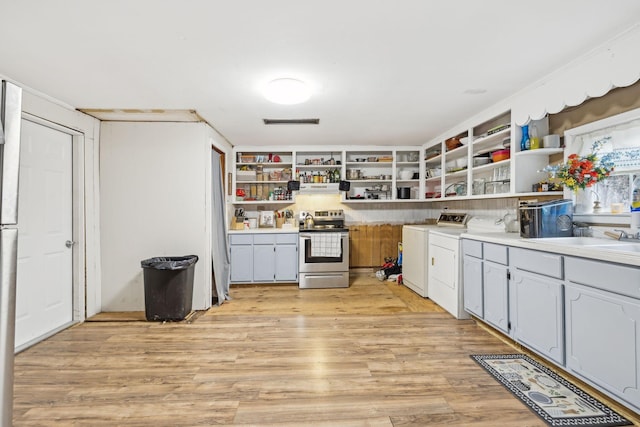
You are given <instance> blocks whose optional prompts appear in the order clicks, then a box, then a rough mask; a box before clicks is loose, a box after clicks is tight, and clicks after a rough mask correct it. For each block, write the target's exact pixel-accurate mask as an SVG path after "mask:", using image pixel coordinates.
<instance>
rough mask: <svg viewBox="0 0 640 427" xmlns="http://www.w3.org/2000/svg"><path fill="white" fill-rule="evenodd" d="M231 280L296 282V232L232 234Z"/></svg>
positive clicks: (241, 281) (230, 241) (243, 281)
mask: <svg viewBox="0 0 640 427" xmlns="http://www.w3.org/2000/svg"><path fill="white" fill-rule="evenodd" d="M229 248H230V256H231V282H232V283H273V282H297V280H298V234H297V233H264V234H259V233H247V234H231V235H230V236H229Z"/></svg>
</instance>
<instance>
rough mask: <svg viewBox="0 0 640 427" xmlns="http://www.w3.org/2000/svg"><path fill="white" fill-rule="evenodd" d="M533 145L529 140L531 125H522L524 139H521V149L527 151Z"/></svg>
mask: <svg viewBox="0 0 640 427" xmlns="http://www.w3.org/2000/svg"><path fill="white" fill-rule="evenodd" d="M530 147H531V145H530V142H529V125H523V126H522V139H521V140H520V151H526V150H528V149H529V148H530Z"/></svg>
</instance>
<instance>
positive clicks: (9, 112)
mask: <svg viewBox="0 0 640 427" xmlns="http://www.w3.org/2000/svg"><path fill="white" fill-rule="evenodd" d="M0 99H1V103H0V124H1V126H0V159H1V162H2V163H1V165H0V188H1V190H0V191H1V192H0V195H1V196H2V200H0V358H1V364H2V368H1V369H2V377H1V378H2V380H1V381H2V384H1V385H0V400H1V401H2V413H1V414H0V425H3V426H10V425H12V423H13V361H14V353H15V349H14V339H15V338H14V336H15V326H16V325H15V323H16V269H17V256H18V250H17V246H18V176H19V167H20V126H21V117H22V89H21V88H19V87H18V86H15V85H14V84H12V83H9V82H6V81H3V82H2V97H1V98H0Z"/></svg>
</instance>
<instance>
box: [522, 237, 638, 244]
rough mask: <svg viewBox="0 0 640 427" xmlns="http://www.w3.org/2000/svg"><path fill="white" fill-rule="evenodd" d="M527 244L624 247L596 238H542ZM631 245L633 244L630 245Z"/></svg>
mask: <svg viewBox="0 0 640 427" xmlns="http://www.w3.org/2000/svg"><path fill="white" fill-rule="evenodd" d="M527 241H528V242H534V243H546V244H549V245H556V244H557V245H567V246H609V245H621V244H623V245H625V244H626V243H621V242H620V241H619V240H612V239H600V238H598V237H542V238H534V239H527ZM630 244H633V243H630Z"/></svg>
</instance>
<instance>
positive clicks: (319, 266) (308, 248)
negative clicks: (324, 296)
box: [298, 209, 349, 289]
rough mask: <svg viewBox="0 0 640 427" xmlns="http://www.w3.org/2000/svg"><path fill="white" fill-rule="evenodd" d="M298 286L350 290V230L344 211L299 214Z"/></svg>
mask: <svg viewBox="0 0 640 427" xmlns="http://www.w3.org/2000/svg"><path fill="white" fill-rule="evenodd" d="M299 226H300V233H299V235H300V245H299V262H298V269H299V275H298V280H299V286H300V288H302V289H311V288H316V289H317V288H348V287H349V230H348V229H347V227H345V225H344V211H343V210H342V209H336V210H325V211H302V212H300V214H299Z"/></svg>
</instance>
